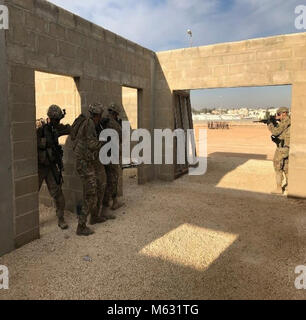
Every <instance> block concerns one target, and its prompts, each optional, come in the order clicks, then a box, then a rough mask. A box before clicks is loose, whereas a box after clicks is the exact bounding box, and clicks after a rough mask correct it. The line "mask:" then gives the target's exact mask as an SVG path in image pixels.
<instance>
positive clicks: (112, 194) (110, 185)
mask: <svg viewBox="0 0 306 320" xmlns="http://www.w3.org/2000/svg"><path fill="white" fill-rule="evenodd" d="M119 170H121V168H120V165H118V164H109V165H107V166H105V171H106V176H107V187H106V190H105V195H104V199H103V203H104V204H105V205H108V203H109V200H110V199H111V198H112V199H114V198H117V196H118V181H119V172H120V171H119Z"/></svg>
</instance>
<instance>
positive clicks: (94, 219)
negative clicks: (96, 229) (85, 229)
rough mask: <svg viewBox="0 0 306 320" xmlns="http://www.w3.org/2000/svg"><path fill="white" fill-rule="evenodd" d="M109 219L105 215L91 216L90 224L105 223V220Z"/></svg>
mask: <svg viewBox="0 0 306 320" xmlns="http://www.w3.org/2000/svg"><path fill="white" fill-rule="evenodd" d="M106 220H107V219H106V218H105V217H103V216H101V217H99V216H90V221H89V224H90V225H94V224H97V223H103V222H105V221H106Z"/></svg>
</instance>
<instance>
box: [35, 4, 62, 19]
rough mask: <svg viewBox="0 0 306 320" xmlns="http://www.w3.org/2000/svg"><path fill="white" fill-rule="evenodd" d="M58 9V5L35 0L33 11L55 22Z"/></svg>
mask: <svg viewBox="0 0 306 320" xmlns="http://www.w3.org/2000/svg"><path fill="white" fill-rule="evenodd" d="M59 11H60V8H59V7H57V6H55V5H54V4H52V3H50V2H48V1H44V0H35V13H36V14H37V15H38V16H40V17H42V18H44V19H47V20H49V21H53V22H56V21H57V20H58V16H59Z"/></svg>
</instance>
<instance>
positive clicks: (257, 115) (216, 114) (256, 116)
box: [192, 107, 278, 121]
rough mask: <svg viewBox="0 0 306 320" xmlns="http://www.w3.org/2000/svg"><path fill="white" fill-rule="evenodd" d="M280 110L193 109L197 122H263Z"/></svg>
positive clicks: (194, 118)
mask: <svg viewBox="0 0 306 320" xmlns="http://www.w3.org/2000/svg"><path fill="white" fill-rule="evenodd" d="M277 109H278V108H272V107H271V108H234V109H225V108H211V109H210V108H202V109H199V110H196V109H194V108H193V109H192V114H193V120H195V121H205V120H207V121H215V120H216V121H218V120H221V121H239V120H246V121H247V120H262V119H265V118H266V117H267V114H269V115H275V114H276V112H277Z"/></svg>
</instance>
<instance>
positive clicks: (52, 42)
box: [38, 36, 57, 55]
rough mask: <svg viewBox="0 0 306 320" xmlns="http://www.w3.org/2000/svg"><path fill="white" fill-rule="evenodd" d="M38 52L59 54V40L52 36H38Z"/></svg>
mask: <svg viewBox="0 0 306 320" xmlns="http://www.w3.org/2000/svg"><path fill="white" fill-rule="evenodd" d="M38 52H39V54H42V55H46V54H54V55H56V54H57V41H56V39H54V38H51V37H45V36H39V37H38Z"/></svg>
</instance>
